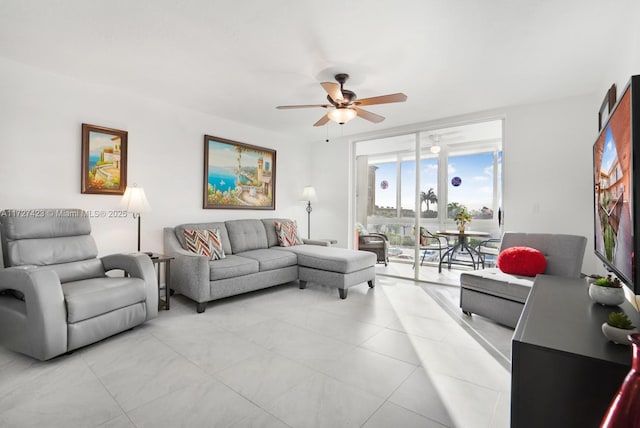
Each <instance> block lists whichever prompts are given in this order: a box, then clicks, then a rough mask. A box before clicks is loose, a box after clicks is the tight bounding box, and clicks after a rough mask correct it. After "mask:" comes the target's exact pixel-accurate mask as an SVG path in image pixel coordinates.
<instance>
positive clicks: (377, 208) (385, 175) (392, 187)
mask: <svg viewBox="0 0 640 428" xmlns="http://www.w3.org/2000/svg"><path fill="white" fill-rule="evenodd" d="M397 177H398V172H397V162H383V163H374V164H370V165H369V183H370V185H371V186H372V187H373V188H374V189H375V190H374V195H375V197H374V200H373V201H372V202H373V204H372V205H373V210H374V212H373V215H377V216H382V217H396V215H397V202H396V200H397V198H396V195H397Z"/></svg>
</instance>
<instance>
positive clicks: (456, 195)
mask: <svg viewBox="0 0 640 428" xmlns="http://www.w3.org/2000/svg"><path fill="white" fill-rule="evenodd" d="M448 161H449V162H448V174H447V176H448V178H447V187H448V192H449V202H459V203H461V204H463V205H466V206H467V208H469V209H470V210H479V209H481V208H482V207H483V206H488V207H490V208H491V205H492V199H493V153H478V154H473V155H465V156H451V157H449V159H448ZM376 166H378V170H377V171H376V205H378V206H380V207H393V206H395V204H396V185H397V178H396V175H397V173H396V163H395V162H390V163H381V164H376ZM420 173H421V175H420V183H421V185H420V191H424V192H426V191H428V189H429V188H433V189H434V191H435V192H436V195H438V197H440V193H441V192H439V191H438V185H437V183H438V160H437V159H423V160H422V161H421V165H420ZM402 177H403V178H402V184H403V186H402V190H401V193H400V194H401V203H402V207H403V208H407V209H412V208H413V205H414V199H415V196H414V189H415V177H416V171H415V162H414V161H406V162H403V163H402ZM453 177H460V179H461V181H462V182H461V184H460V186H458V187H454V186H452V185H451V179H452V178H453ZM383 181H386V182H387V183H388V187H387V189H382V186H381V183H382V182H383ZM432 209H433V208H432Z"/></svg>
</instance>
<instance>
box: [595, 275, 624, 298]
mask: <svg viewBox="0 0 640 428" xmlns="http://www.w3.org/2000/svg"><path fill="white" fill-rule="evenodd" d="M589 297H591V300H593V301H595V302H596V303H600V304H601V305H608V306H617V305H619V304H621V303H622V302H624V289H623V288H622V283H621V282H620V280H619V279H618V278H612V277H611V275H607V277H606V278H598V279H596V280H595V281H594V282H592V283H591V284H589Z"/></svg>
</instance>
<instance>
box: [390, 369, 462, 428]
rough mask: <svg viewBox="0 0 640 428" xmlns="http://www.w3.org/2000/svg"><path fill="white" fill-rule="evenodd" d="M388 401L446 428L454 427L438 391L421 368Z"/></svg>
mask: <svg viewBox="0 0 640 428" xmlns="http://www.w3.org/2000/svg"><path fill="white" fill-rule="evenodd" d="M389 401H390V402H391V403H394V404H397V405H398V406H401V407H404V408H405V409H408V410H411V411H413V412H415V413H418V414H420V415H422V416H425V417H426V418H428V419H431V420H433V421H436V422H438V423H440V424H442V425H445V426H447V427H453V426H454V425H453V424H452V422H451V416H450V415H449V411H448V409H447V407H446V406H445V403H444V401H443V400H442V398H441V396H440V393H439V391H438V390H437V389H436V386H435V385H434V383H433V380H432V378H431V377H430V376H429V375H428V374H427V373H426V372H425V370H424V369H423V368H417V369H416V370H415V371H414V372H413V373H412V374H411V375H410V376H409V377H408V378H407V380H406V381H404V383H403V384H402V385H401V386H400V387H399V388H398V389H397V390H396V391H395V392H394V393H393V395H392V396H391V397H390V398H389Z"/></svg>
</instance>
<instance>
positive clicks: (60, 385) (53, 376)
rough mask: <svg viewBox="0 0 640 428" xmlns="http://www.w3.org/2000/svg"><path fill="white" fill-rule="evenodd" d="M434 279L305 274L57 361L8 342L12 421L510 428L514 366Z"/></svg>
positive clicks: (188, 309)
mask: <svg viewBox="0 0 640 428" xmlns="http://www.w3.org/2000/svg"><path fill="white" fill-rule="evenodd" d="M427 287H429V286H428V285H424V284H416V283H414V282H412V281H407V280H401V279H395V278H389V277H383V276H379V277H378V278H377V286H376V288H375V289H369V288H368V287H367V285H366V284H362V285H360V286H357V287H354V288H352V289H350V291H349V296H348V298H347V299H346V300H340V299H339V298H338V293H337V291H336V290H335V289H329V288H326V287H322V286H319V285H316V284H309V286H308V287H307V289H305V290H299V289H298V288H297V284H295V283H292V284H287V285H284V286H279V287H273V288H270V289H267V290H263V291H259V292H255V293H249V294H246V295H243V296H237V297H234V298H230V299H225V300H223V301H219V302H215V303H210V304H209V306H208V308H207V311H206V312H205V313H203V314H197V313H196V312H195V304H194V303H193V302H191V301H189V300H187V299H185V298H183V297H182V296H174V298H173V299H172V302H171V310H170V311H161V312H160V314H159V316H158V318H156V319H154V320H153V321H151V322H148V323H146V324H144V325H142V326H139V327H137V328H135V329H133V330H132V331H129V332H125V333H123V334H119V335H116V336H114V337H112V338H109V339H107V340H104V341H102V342H100V343H97V344H94V345H92V346H88V347H86V348H84V349H82V350H79V351H76V352H74V353H73V354H71V355H66V356H62V357H58V358H56V359H54V360H51V361H49V362H37V361H34V360H32V359H30V358H28V357H24V356H21V355H18V354H15V353H12V352H10V351H7V350H5V349H3V348H0V426H2V427H65V428H67V427H111V428H116V427H117V428H124V427H129V428H130V427H154V428H157V427H331V428H335V427H366V428H373V427H381V428H383V427H384V428H386V427H391V426H393V427H403V428H407V427H508V426H509V390H510V375H509V371H508V369H507V368H505V366H504V364H502V363H501V362H500V361H499V358H496V357H495V355H492V354H491V352H488V351H487V349H486V347H483V346H481V345H480V344H479V343H478V342H477V341H476V340H474V338H473V335H472V334H470V333H469V329H467V328H464V325H463V324H462V323H461V322H460V321H459V320H457V319H456V318H455V317H452V316H451V313H449V312H448V311H447V310H446V308H445V309H443V306H442V305H441V302H440V303H438V302H437V300H438V296H437V295H435V294H433V293H434V292H433V290H432V289H427ZM449 294H450V293H449ZM446 295H447V293H446V292H445V293H444V294H442V295H441V296H446ZM434 298H435V299H434Z"/></svg>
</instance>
